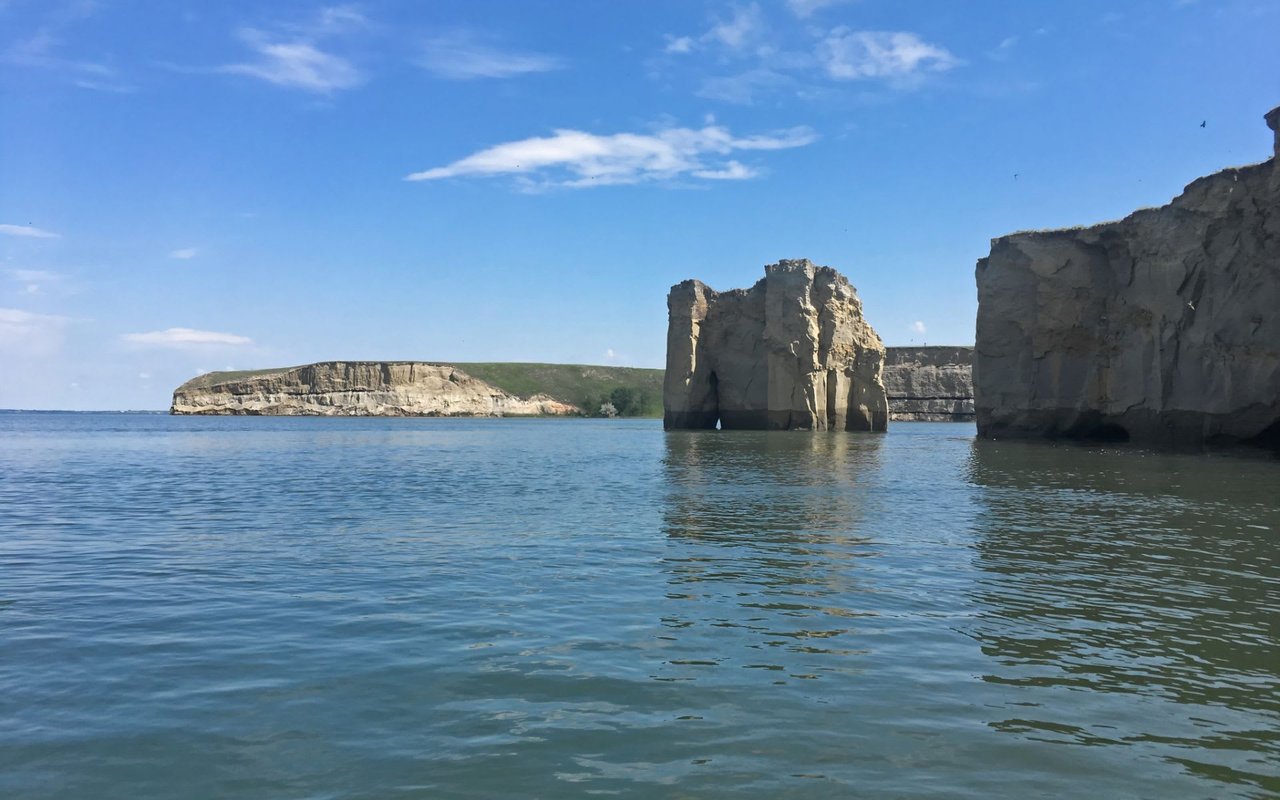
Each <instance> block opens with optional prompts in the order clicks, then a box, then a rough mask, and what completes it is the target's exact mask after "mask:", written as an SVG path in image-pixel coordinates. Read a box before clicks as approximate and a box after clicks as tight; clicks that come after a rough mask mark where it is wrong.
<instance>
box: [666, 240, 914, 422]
mask: <svg viewBox="0 0 1280 800" xmlns="http://www.w3.org/2000/svg"><path fill="white" fill-rule="evenodd" d="M667 311H668V327H667V370H666V375H665V379H664V380H665V382H664V386H663V411H664V413H663V425H664V427H666V428H667V429H668V430H670V429H676V428H714V427H716V425H717V423H718V424H719V426H720V427H721V428H724V429H734V428H738V429H767V430H788V429H797V430H858V431H883V430H884V429H885V427H886V425H887V424H888V418H889V412H888V401H887V397H886V395H885V389H884V384H883V383H882V381H881V372H882V370H883V367H884V345H883V344H882V343H881V341H880V337H879V336H878V335H876V332H875V331H874V330H873V329H872V328H871V326H870V325H869V324H868V323H867V322H866V320H865V319H863V316H862V303H861V301H859V299H858V295H857V293H856V292H855V291H854V289H853V287H852V286H850V285H849V281H848V280H846V279H845V278H844V276H843V275H841V274H840V273H839V272H836V271H835V270H834V269H832V268H830V267H820V266H816V265H814V264H813V263H812V262H810V261H808V260H807V259H805V260H798V261H780V262H778V263H777V264H771V265H769V266H767V267H765V276H764V278H762V279H761V280H760V281H759V282H757V283H756V285H755V286H753V287H751V288H750V289H734V290H732V291H727V292H717V291H715V290H713V289H711V288H710V287H708V286H707V285H706V284H704V283H702V282H701V281H696V280H689V281H685V282H683V283H680V284H677V285H676V286H673V287H672V288H671V292H670V294H668V295H667Z"/></svg>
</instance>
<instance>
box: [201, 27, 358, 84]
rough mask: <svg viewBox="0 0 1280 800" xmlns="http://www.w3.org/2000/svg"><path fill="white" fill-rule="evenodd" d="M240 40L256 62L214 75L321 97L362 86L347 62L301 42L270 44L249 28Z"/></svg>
mask: <svg viewBox="0 0 1280 800" xmlns="http://www.w3.org/2000/svg"><path fill="white" fill-rule="evenodd" d="M240 38H241V39H243V40H244V42H245V43H246V44H248V45H249V47H251V48H252V49H253V50H254V51H256V52H257V54H258V56H259V57H258V60H256V61H253V62H251V63H245V64H226V65H224V66H221V67H218V69H217V71H218V72H225V73H229V74H233V75H248V76H251V77H254V78H260V79H262V80H264V81H267V82H269V83H274V84H276V85H277V86H284V87H286V88H290V89H302V90H304V91H308V92H317V93H321V94H327V93H329V92H333V91H335V90H338V89H350V88H353V87H355V86H359V85H360V84H361V83H363V82H364V76H363V75H362V74H361V73H360V70H358V69H356V67H355V65H354V64H352V63H351V62H350V61H348V60H347V59H345V58H342V57H341V56H336V55H333V54H332V53H326V52H324V51H323V50H321V49H320V48H319V47H317V46H316V45H315V44H314V43H312V42H310V41H307V40H305V39H297V40H294V41H282V40H273V38H272V37H270V36H269V35H267V34H266V33H263V32H262V31H259V30H255V29H253V28H246V29H244V30H242V31H241V32H240Z"/></svg>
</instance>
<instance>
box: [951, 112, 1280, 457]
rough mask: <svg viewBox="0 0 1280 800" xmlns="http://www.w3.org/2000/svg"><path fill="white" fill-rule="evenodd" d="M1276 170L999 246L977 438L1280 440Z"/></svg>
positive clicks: (985, 319)
mask: <svg viewBox="0 0 1280 800" xmlns="http://www.w3.org/2000/svg"><path fill="white" fill-rule="evenodd" d="M1267 122H1268V124H1269V125H1270V126H1271V127H1272V129H1273V130H1277V128H1278V127H1280V109H1276V110H1274V111H1272V112H1271V113H1270V114H1268V115H1267ZM1275 147H1276V153H1277V154H1278V155H1280V130H1277V132H1276V145H1275ZM1278 163H1280V158H1271V159H1269V160H1267V161H1265V162H1263V163H1261V164H1255V165H1253V166H1248V167H1240V168H1233V169H1226V170H1223V171H1221V172H1218V173H1216V174H1213V175H1210V176H1208V177H1205V178H1200V179H1199V180H1196V181H1194V182H1193V183H1191V184H1190V185H1189V186H1187V188H1186V189H1185V190H1184V191H1183V193H1182V194H1181V195H1180V196H1178V197H1177V198H1175V199H1174V200H1173V201H1172V202H1171V203H1169V204H1168V205H1166V206H1162V207H1160V208H1154V209H1145V210H1142V211H1138V212H1135V213H1133V214H1131V215H1129V216H1128V217H1126V218H1125V219H1123V220H1120V221H1119V222H1112V223H1107V224H1103V225H1098V226H1095V227H1092V228H1077V229H1070V230H1059V231H1046V232H1037V233H1018V234H1014V235H1011V236H1004V237H1001V238H999V239H995V240H993V241H992V243H991V254H990V256H988V257H987V258H984V259H982V260H980V261H979V262H978V267H977V282H978V320H977V355H976V358H975V363H974V369H975V374H976V383H975V387H974V388H975V404H976V410H977V421H978V432H979V434H980V435H982V436H987V437H1001V436H1020V437H1056V436H1064V437H1074V438H1103V439H1113V440H1131V441H1135V442H1142V443H1149V444H1156V445H1189V444H1190V445H1198V444H1203V443H1220V442H1221V443H1228V442H1251V443H1256V444H1263V445H1267V446H1271V447H1276V448H1280V168H1278V167H1277V164H1278Z"/></svg>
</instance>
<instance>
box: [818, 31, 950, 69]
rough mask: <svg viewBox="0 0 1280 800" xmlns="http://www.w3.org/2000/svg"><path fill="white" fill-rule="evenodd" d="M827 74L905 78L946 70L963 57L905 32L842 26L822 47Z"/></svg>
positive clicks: (820, 45)
mask: <svg viewBox="0 0 1280 800" xmlns="http://www.w3.org/2000/svg"><path fill="white" fill-rule="evenodd" d="M818 57H819V59H820V60H821V61H822V64H823V66H824V67H825V69H826V71H827V74H828V75H830V76H831V77H832V78H835V79H836V80H843V81H851V80H862V79H868V78H881V79H902V78H908V77H912V76H915V75H918V74H920V73H924V72H943V71H945V70H949V69H951V68H952V67H955V66H956V65H958V64H959V63H960V60H959V59H957V58H956V57H955V56H953V55H952V54H951V53H950V52H948V51H947V50H946V49H944V48H942V47H939V46H937V45H932V44H929V43H928V42H925V41H924V40H922V39H921V38H920V37H919V36H917V35H916V34H914V33H907V32H905V31H896V32H895V31H855V30H850V29H848V28H844V27H840V28H836V29H835V30H833V31H831V32H830V33H829V34H827V36H826V38H824V39H823V40H822V42H821V43H820V44H819V47H818Z"/></svg>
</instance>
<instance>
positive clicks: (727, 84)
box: [696, 67, 794, 106]
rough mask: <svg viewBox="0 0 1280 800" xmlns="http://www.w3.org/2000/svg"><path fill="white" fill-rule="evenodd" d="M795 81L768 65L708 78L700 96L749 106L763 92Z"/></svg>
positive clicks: (700, 88)
mask: <svg viewBox="0 0 1280 800" xmlns="http://www.w3.org/2000/svg"><path fill="white" fill-rule="evenodd" d="M791 83H794V81H793V80H792V78H790V77H789V76H787V75H783V74H782V73H779V72H775V71H774V70H772V69H769V68H767V67H760V68H757V69H752V70H748V71H746V72H743V73H741V74H738V75H725V76H721V77H716V78H707V79H706V80H704V81H703V82H702V85H701V86H699V87H698V91H697V92H696V94H697V95H698V97H705V98H707V99H708V100H719V101H721V102H724V103H738V104H740V105H746V106H749V105H751V104H752V103H754V102H755V101H756V100H757V99H758V98H759V96H760V95H761V94H767V93H768V92H771V91H773V90H775V89H778V88H780V87H783V86H786V85H788V84H791Z"/></svg>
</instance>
